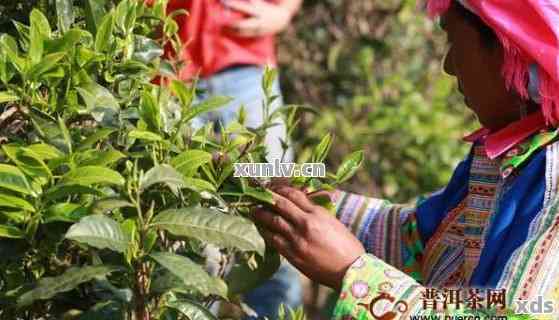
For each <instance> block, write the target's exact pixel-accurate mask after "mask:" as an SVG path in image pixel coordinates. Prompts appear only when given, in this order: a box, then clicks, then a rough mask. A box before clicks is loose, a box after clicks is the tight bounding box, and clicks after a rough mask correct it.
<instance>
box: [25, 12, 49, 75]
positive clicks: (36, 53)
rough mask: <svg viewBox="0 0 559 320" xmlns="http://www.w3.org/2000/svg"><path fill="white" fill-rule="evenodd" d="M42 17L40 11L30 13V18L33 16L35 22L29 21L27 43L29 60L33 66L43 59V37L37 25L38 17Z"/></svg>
mask: <svg viewBox="0 0 559 320" xmlns="http://www.w3.org/2000/svg"><path fill="white" fill-rule="evenodd" d="M41 15H43V14H42V13H41V11H40V10H38V9H33V11H32V12H31V17H33V16H35V17H36V18H35V21H31V28H30V30H29V35H30V41H29V52H28V54H29V58H30V60H31V64H32V65H35V64H37V63H39V62H40V61H41V58H42V57H43V50H44V40H45V39H44V36H43V34H42V33H41V26H40V25H38V24H39V22H38V20H40V19H37V17H38V16H41Z"/></svg>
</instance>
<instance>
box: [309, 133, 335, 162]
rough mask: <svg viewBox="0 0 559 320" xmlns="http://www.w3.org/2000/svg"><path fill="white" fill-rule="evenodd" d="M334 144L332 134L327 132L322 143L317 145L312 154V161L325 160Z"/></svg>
mask: <svg viewBox="0 0 559 320" xmlns="http://www.w3.org/2000/svg"><path fill="white" fill-rule="evenodd" d="M331 146H332V135H330V134H327V135H326V136H324V137H323V138H322V140H321V141H320V143H319V144H318V145H317V146H316V147H315V149H314V150H313V153H312V156H311V162H316V163H318V162H324V160H325V159H326V156H328V152H329V151H330V147H331Z"/></svg>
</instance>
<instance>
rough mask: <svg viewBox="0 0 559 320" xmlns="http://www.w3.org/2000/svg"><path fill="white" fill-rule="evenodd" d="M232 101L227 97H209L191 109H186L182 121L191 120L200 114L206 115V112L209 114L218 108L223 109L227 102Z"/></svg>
mask: <svg viewBox="0 0 559 320" xmlns="http://www.w3.org/2000/svg"><path fill="white" fill-rule="evenodd" d="M232 100H233V99H232V98H229V97H223V96H214V97H211V98H209V99H207V100H204V101H203V102H201V103H199V104H197V105H195V106H193V107H192V108H191V109H188V110H187V111H186V114H184V115H183V119H184V121H188V120H190V119H193V118H194V117H196V116H198V115H200V114H202V113H206V112H210V111H213V110H216V109H219V108H223V107H225V106H226V105H227V104H228V103H229V102H231V101H232Z"/></svg>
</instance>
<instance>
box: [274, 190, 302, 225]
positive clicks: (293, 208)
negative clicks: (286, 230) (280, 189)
mask: <svg viewBox="0 0 559 320" xmlns="http://www.w3.org/2000/svg"><path fill="white" fill-rule="evenodd" d="M272 196H273V198H274V206H273V207H274V209H275V211H277V214H279V215H281V216H282V217H283V218H285V219H286V220H287V221H289V222H290V223H291V224H293V225H294V226H296V227H298V226H301V224H302V223H303V219H304V218H305V217H304V216H305V214H306V213H305V211H303V210H302V209H301V208H299V207H298V206H297V205H296V204H295V203H293V202H292V201H291V200H289V199H288V198H286V197H284V196H282V195H280V194H277V193H274V192H272Z"/></svg>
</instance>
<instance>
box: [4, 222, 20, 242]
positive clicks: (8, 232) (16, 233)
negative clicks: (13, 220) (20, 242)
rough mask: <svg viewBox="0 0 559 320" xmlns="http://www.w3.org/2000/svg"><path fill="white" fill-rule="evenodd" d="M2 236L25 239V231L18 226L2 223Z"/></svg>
mask: <svg viewBox="0 0 559 320" xmlns="http://www.w3.org/2000/svg"><path fill="white" fill-rule="evenodd" d="M0 238H11V239H23V238H25V232H23V231H21V230H20V229H19V228H17V227H13V226H7V225H0Z"/></svg>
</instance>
